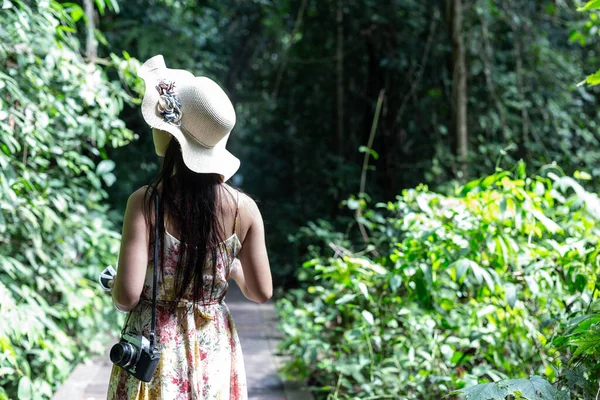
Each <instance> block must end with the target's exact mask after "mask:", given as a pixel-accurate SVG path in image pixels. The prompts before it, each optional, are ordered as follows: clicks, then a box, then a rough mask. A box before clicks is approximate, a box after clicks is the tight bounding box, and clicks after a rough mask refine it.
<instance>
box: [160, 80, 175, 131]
mask: <svg viewBox="0 0 600 400" xmlns="http://www.w3.org/2000/svg"><path fill="white" fill-rule="evenodd" d="M156 90H157V91H158V94H159V95H160V97H159V98H158V103H157V104H156V110H157V111H158V113H159V114H160V115H162V117H163V118H164V119H165V121H167V122H168V123H170V124H173V125H175V126H181V103H180V102H179V99H178V98H177V94H176V93H175V82H170V81H165V80H160V81H159V82H158V85H156Z"/></svg>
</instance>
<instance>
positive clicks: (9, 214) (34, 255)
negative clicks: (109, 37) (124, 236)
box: [0, 1, 132, 399]
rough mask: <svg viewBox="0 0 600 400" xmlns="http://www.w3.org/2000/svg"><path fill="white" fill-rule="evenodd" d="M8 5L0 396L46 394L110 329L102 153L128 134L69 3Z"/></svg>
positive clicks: (0, 55)
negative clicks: (103, 278)
mask: <svg viewBox="0 0 600 400" xmlns="http://www.w3.org/2000/svg"><path fill="white" fill-rule="evenodd" d="M27 4H30V5H27ZM3 5H4V6H3V9H2V10H1V11H0V27H2V28H1V29H0V316H1V323H0V399H7V398H19V399H43V398H49V397H50V396H51V395H52V392H53V390H54V389H55V388H56V386H57V385H58V384H60V382H61V381H62V380H64V379H65V378H66V377H67V376H68V374H69V373H70V371H71V370H72V368H74V366H75V365H76V364H77V362H78V361H79V360H81V359H82V357H85V356H87V355H88V354H89V352H90V350H103V349H104V345H105V343H106V339H107V333H108V331H109V329H114V328H115V327H116V326H117V325H116V322H115V321H114V318H115V314H114V310H112V307H111V305H110V300H109V297H108V296H106V295H105V294H104V293H103V292H101V291H99V290H98V284H97V280H96V279H97V276H98V273H99V271H101V270H102V269H103V268H104V266H106V265H108V264H114V262H115V260H116V254H117V251H118V245H119V237H120V235H119V233H118V232H117V230H116V227H115V226H114V224H113V223H111V222H110V221H109V220H107V218H106V214H107V210H108V208H107V206H106V204H105V202H106V198H107V193H106V191H105V189H104V187H105V185H111V184H113V183H114V180H115V176H114V175H113V173H112V170H113V168H114V162H113V161H111V160H109V159H108V158H107V156H106V151H105V149H106V147H107V146H109V145H112V146H121V145H124V144H125V143H127V142H128V141H130V140H131V139H132V132H131V131H130V130H129V129H127V128H126V127H125V123H124V122H123V121H122V120H120V119H119V117H118V115H119V113H120V111H121V109H122V107H123V103H124V101H127V100H128V99H129V96H128V95H127V94H126V93H125V92H124V91H123V89H122V87H121V84H120V83H119V82H111V81H109V80H108V79H107V77H106V74H105V72H104V70H103V68H100V67H99V66H98V65H96V64H94V63H90V62H86V60H84V59H83V58H82V56H81V55H80V48H79V41H78V40H77V39H76V38H75V37H74V36H73V34H74V32H75V23H74V22H73V19H72V18H71V17H70V14H69V13H70V12H74V13H75V14H76V13H77V8H76V6H75V5H70V6H69V8H65V7H63V6H62V5H60V4H59V3H58V2H55V1H39V2H38V1H30V2H7V1H5V2H4V3H3ZM79 12H81V10H80V9H79ZM79 15H81V14H79Z"/></svg>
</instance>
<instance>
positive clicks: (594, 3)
mask: <svg viewBox="0 0 600 400" xmlns="http://www.w3.org/2000/svg"><path fill="white" fill-rule="evenodd" d="M599 8H600V0H590V1H588V2H587V3H586V4H585V5H584V6H583V7H578V8H577V11H589V10H596V9H599Z"/></svg>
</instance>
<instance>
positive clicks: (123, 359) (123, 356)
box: [110, 343, 135, 368]
mask: <svg viewBox="0 0 600 400" xmlns="http://www.w3.org/2000/svg"><path fill="white" fill-rule="evenodd" d="M134 355H135V349H134V347H133V346H132V345H131V344H130V343H117V344H115V345H114V346H113V347H112V349H110V361H112V362H113V364H116V365H118V366H120V367H123V368H125V367H127V366H129V364H130V363H131V360H133V358H134Z"/></svg>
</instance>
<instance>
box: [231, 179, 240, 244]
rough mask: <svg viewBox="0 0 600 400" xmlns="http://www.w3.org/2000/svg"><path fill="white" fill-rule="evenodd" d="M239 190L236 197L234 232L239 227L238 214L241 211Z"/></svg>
mask: <svg viewBox="0 0 600 400" xmlns="http://www.w3.org/2000/svg"><path fill="white" fill-rule="evenodd" d="M236 192H237V197H236V199H235V217H233V233H232V235H233V234H235V229H236V228H237V220H238V214H239V211H240V192H239V191H238V190H236Z"/></svg>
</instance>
